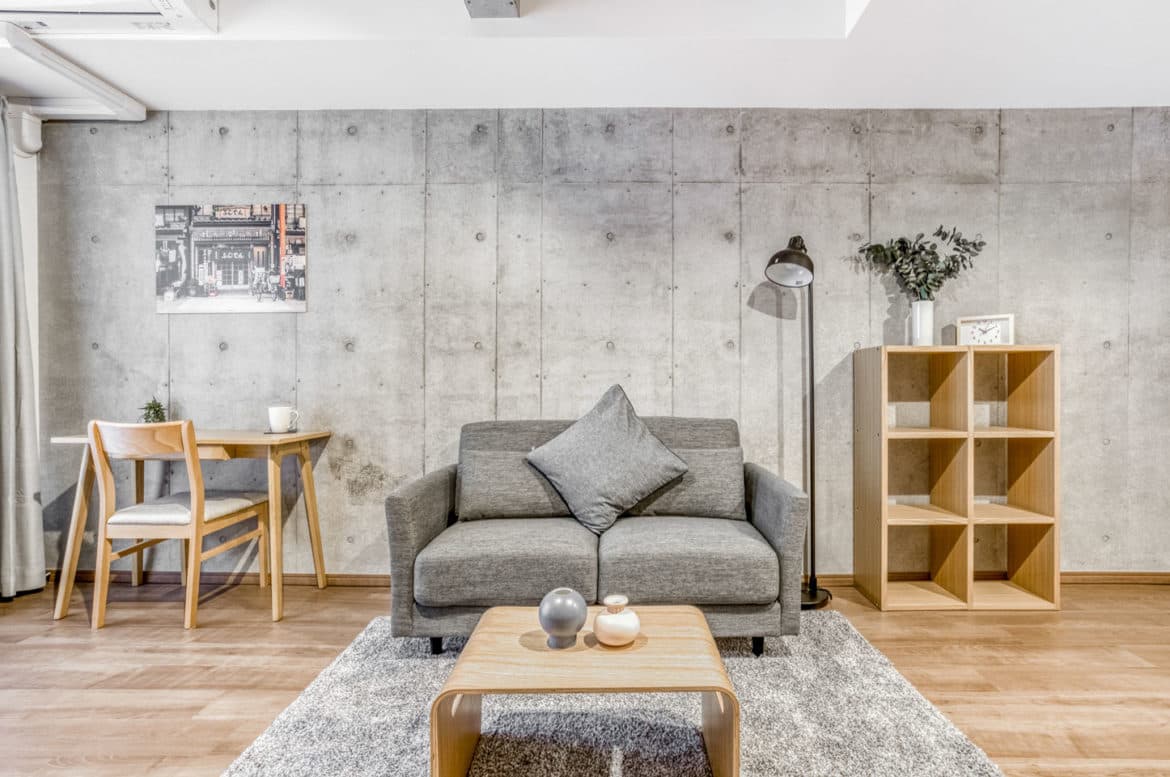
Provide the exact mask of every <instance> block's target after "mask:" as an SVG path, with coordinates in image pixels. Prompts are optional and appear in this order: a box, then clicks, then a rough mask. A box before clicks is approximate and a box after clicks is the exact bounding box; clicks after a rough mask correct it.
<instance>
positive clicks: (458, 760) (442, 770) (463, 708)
mask: <svg viewBox="0 0 1170 777" xmlns="http://www.w3.org/2000/svg"><path fill="white" fill-rule="evenodd" d="M482 709H483V697H482V696H480V695H479V694H475V693H452V694H449V695H446V696H440V697H439V698H437V699H435V701H434V702H433V703H432V704H431V777H464V775H466V774H467V770H468V769H469V768H470V767H471V758H472V756H474V755H475V746H476V745H477V744H478V743H479V726H480V723H481V721H482Z"/></svg>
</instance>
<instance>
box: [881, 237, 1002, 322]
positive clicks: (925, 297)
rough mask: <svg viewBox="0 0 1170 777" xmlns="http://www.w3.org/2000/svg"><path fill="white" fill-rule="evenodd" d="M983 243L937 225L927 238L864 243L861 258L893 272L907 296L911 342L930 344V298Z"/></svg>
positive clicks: (972, 260)
mask: <svg viewBox="0 0 1170 777" xmlns="http://www.w3.org/2000/svg"><path fill="white" fill-rule="evenodd" d="M985 245H987V244H986V242H984V241H983V240H968V239H967V238H965V237H963V234H962V233H961V232H959V230H958V228H957V227H951V228H950V229H949V230H948V229H947V228H945V227H942V226H940V227H939V228H938V229H936V230H935V231H934V234H933V235H931V236H930V238H927V237H926V235H925V234H924V233H922V232H919V233H918V235H916V236H915V237H914V238H908V237H899V238H894V239H892V240H890V241H888V242H886V243H866V244H865V245H863V246H861V248H860V249H859V250H860V252H861V259H862V261H863V262H865V263H867V264H868V265H869V266H870V267H873V268H875V269H877V271H878V272H882V273H885V272H893V273H894V276H895V277H896V278H897V279H898V285H899V286H900V287H901V288H902V290H903V291H904V292H906V294H907V295H908V296H909V297H910V300H911V303H910V315H911V337H910V341H911V343H912V344H913V345H934V298H935V295H936V294H938V292H939V290H940V289H941V288H942V287H943V284H944V283H946V282H947V281H948V280H950V279H951V278H957V277H959V273H961V272H962V271H963V270H969V269H971V268H972V267H974V266H975V257H976V256H978V255H979V252H980V251H982V250H983V247H984V246H985Z"/></svg>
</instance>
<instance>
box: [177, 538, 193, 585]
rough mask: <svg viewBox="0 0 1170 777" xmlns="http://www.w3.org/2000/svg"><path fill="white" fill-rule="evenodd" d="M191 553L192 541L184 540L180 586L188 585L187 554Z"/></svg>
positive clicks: (180, 560) (180, 564) (180, 563)
mask: <svg viewBox="0 0 1170 777" xmlns="http://www.w3.org/2000/svg"><path fill="white" fill-rule="evenodd" d="M190 552H191V540H183V552H182V553H180V554H179V585H187V554H189V553H190Z"/></svg>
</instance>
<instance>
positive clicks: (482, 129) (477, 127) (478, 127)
mask: <svg viewBox="0 0 1170 777" xmlns="http://www.w3.org/2000/svg"><path fill="white" fill-rule="evenodd" d="M475 131H476V132H477V133H479V134H480V135H482V134H483V133H485V132H487V125H486V124H476V125H475Z"/></svg>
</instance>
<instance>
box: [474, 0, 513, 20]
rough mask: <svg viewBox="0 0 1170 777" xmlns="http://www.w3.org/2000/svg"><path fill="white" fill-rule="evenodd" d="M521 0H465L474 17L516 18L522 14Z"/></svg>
mask: <svg viewBox="0 0 1170 777" xmlns="http://www.w3.org/2000/svg"><path fill="white" fill-rule="evenodd" d="M518 2H519V0H463V5H464V6H465V7H466V8H467V14H468V15H469V16H470V17H471V18H472V19H516V18H519V16H520V6H519V5H517V3H518Z"/></svg>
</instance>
